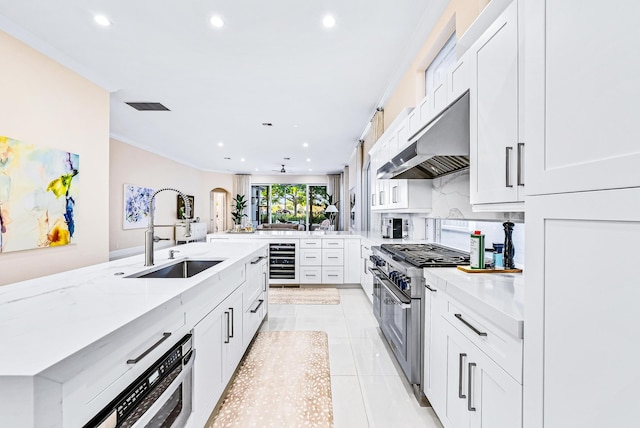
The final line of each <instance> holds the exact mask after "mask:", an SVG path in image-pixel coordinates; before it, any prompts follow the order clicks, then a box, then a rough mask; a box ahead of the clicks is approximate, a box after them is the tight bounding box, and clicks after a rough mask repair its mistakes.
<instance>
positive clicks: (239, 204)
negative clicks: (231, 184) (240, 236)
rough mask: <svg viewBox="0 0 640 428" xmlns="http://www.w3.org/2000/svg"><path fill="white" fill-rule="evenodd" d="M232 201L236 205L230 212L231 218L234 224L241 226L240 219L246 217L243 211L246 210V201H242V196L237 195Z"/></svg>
mask: <svg viewBox="0 0 640 428" xmlns="http://www.w3.org/2000/svg"><path fill="white" fill-rule="evenodd" d="M233 201H234V202H235V203H236V206H235V209H234V210H233V211H231V217H233V223H234V224H242V217H247V215H246V214H245V213H244V210H245V209H246V208H247V201H245V200H244V195H241V194H237V195H236V197H235V198H233Z"/></svg>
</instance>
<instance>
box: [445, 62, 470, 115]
mask: <svg viewBox="0 0 640 428" xmlns="http://www.w3.org/2000/svg"><path fill="white" fill-rule="evenodd" d="M471 57H472V54H471V52H469V51H467V52H466V53H465V54H464V55H463V56H462V57H461V58H460V59H459V60H458V62H457V63H456V64H455V65H454V67H453V69H452V70H451V71H450V72H449V76H448V78H447V85H448V92H449V94H448V99H449V103H452V102H453V100H455V99H456V98H458V97H459V96H460V95H462V94H463V93H465V92H466V91H468V90H469V87H470V86H471V71H472V69H471V67H472V61H471Z"/></svg>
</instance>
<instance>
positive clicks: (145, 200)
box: [122, 184, 155, 229]
mask: <svg viewBox="0 0 640 428" xmlns="http://www.w3.org/2000/svg"><path fill="white" fill-rule="evenodd" d="M153 191H154V190H153V189H150V188H148V187H140V186H136V185H134V184H125V185H124V205H123V206H124V213H123V220H122V228H123V229H141V228H144V227H147V225H148V224H149V202H150V201H151V197H152V196H153ZM154 209H155V207H154Z"/></svg>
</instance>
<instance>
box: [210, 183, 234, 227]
mask: <svg viewBox="0 0 640 428" xmlns="http://www.w3.org/2000/svg"><path fill="white" fill-rule="evenodd" d="M228 194H229V192H227V191H226V190H224V189H222V188H220V187H216V188H215V189H213V190H212V191H211V192H210V203H209V206H210V212H209V230H210V231H211V233H222V232H224V231H225V230H227V195H228Z"/></svg>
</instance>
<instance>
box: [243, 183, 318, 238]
mask: <svg viewBox="0 0 640 428" xmlns="http://www.w3.org/2000/svg"><path fill="white" fill-rule="evenodd" d="M328 205H329V197H328V195H327V186H316V185H307V184H267V185H256V186H251V220H252V222H253V225H254V227H258V225H260V224H264V223H290V224H291V223H294V224H301V225H304V229H305V230H314V229H316V228H317V227H318V226H319V225H320V223H322V221H323V220H325V219H326V218H327V217H326V215H325V212H324V210H325V209H326V208H327V206H328Z"/></svg>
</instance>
